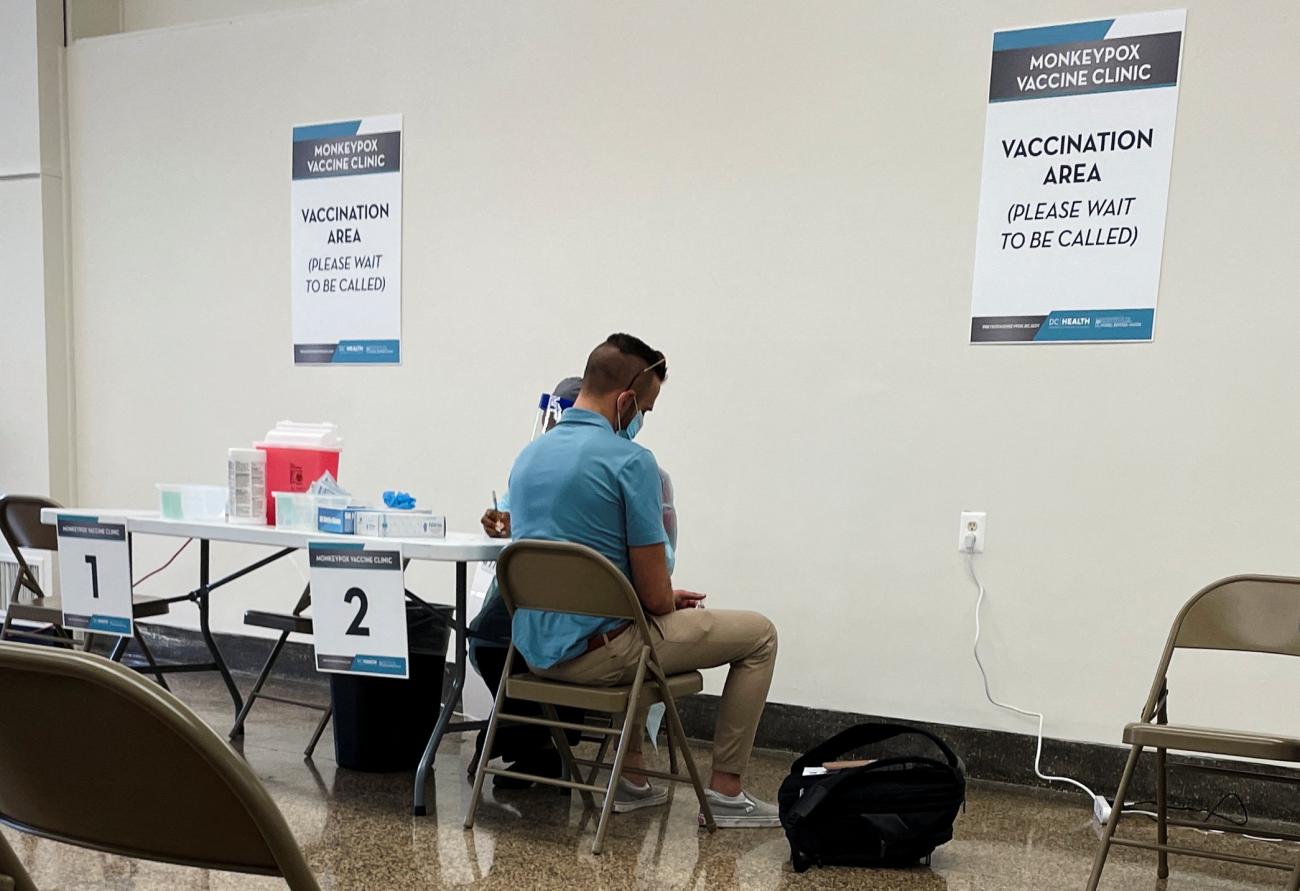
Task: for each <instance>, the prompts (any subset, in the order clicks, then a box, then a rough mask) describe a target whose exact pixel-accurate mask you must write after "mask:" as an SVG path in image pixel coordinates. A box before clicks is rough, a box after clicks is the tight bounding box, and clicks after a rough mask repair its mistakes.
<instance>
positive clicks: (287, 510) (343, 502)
mask: <svg viewBox="0 0 1300 891" xmlns="http://www.w3.org/2000/svg"><path fill="white" fill-rule="evenodd" d="M274 495H275V526H276V528H277V529H296V530H298V531H301V532H319V531H320V529H319V527H318V526H317V525H316V510H317V509H318V508H322V507H334V508H344V507H347V506H348V505H350V504H351V503H352V498H351V497H350V496H347V495H309V494H307V493H306V492H276V493H274Z"/></svg>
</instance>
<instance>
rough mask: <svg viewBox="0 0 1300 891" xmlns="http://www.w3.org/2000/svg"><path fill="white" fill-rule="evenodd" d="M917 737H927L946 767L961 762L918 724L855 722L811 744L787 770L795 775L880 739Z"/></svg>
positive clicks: (944, 744) (844, 772) (944, 745)
mask: <svg viewBox="0 0 1300 891" xmlns="http://www.w3.org/2000/svg"><path fill="white" fill-rule="evenodd" d="M908 735H912V736H920V737H923V738H925V739H928V740H929V741H930V742H931V743H933V744H934V746H935V748H937V749H938V750H939V751H940V752H941V753H942V754H943V757H944V760H945V761H947V762H948V766H949V767H951V768H953V769H954V770H955V769H957V767H958V766H959V765H960V764H961V760H960V759H959V758H958V757H957V755H956V754H955V753H954V752H953V750H952V749H950V748H949V747H948V744H947V743H946V742H944V741H943V740H941V739H940V738H939V737H937V736H935V735H934V734H933V733H930V732H929V731H927V730H922V729H921V728H919V727H908V726H907V725H905V724H857V725H855V726H853V727H850V728H848V729H847V730H843V731H841V732H839V733H837V734H835V735H834V736H832V737H831V738H830V739H828V740H826V741H825V742H824V743H822V744H821V745H819V746H816V747H814V748H813V749H811V750H809V751H808V752H807V753H805V754H804V755H803V756H802V757H800V758H799V760H797V761H795V763H794V765H793V766H792V767H791V771H792V772H794V773H796V774H801V773H803V769H804V768H805V767H810V766H813V765H820V764H823V763H825V762H827V761H834V760H835V759H836V758H838V757H839V756H840V755H843V754H845V753H846V752H852V751H854V750H856V749H860V748H862V747H863V746H869V745H874V744H876V743H881V742H884V741H885V740H887V739H893V738H894V737H897V736H908ZM859 769H860V768H853V769H850V770H842V771H840V772H839V773H838V774H835V776H836V777H843V776H845V775H847V774H852V773H854V772H855V771H857V770H859Z"/></svg>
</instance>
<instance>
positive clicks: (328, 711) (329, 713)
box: [248, 699, 334, 758]
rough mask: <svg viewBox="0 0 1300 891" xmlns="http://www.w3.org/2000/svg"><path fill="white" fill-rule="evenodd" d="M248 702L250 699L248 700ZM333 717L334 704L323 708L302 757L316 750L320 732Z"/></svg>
mask: <svg viewBox="0 0 1300 891" xmlns="http://www.w3.org/2000/svg"><path fill="white" fill-rule="evenodd" d="M248 701H249V702H250V703H251V702H252V701H253V700H252V699H250V700H248ZM332 717H334V706H333V705H329V706H326V708H325V714H323V715H321V719H320V723H319V724H317V725H316V732H315V733H313V734H312V735H311V742H309V743H307V748H306V749H305V750H304V751H303V753H302V756H303V757H304V758H310V757H311V753H312V752H314V751H316V743H318V742H320V737H321V734H322V733H324V732H325V725H326V724H328V723H329V722H330V718H332Z"/></svg>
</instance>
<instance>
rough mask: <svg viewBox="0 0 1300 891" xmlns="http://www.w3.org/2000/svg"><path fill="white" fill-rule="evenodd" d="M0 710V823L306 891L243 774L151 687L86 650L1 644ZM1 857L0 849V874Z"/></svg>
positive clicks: (275, 815) (303, 870)
mask: <svg viewBox="0 0 1300 891" xmlns="http://www.w3.org/2000/svg"><path fill="white" fill-rule="evenodd" d="M0 702H3V703H4V707H5V714H6V720H4V721H0V823H4V824H5V825H7V826H9V827H11V828H13V829H16V830H18V831H19V832H27V833H30V834H32V835H36V836H40V837H42V838H48V839H53V840H56V841H59V842H63V843H65V844H72V845H79V846H81V847H84V848H90V849H92V850H96V851H104V852H106V853H109V854H116V855H119V856H122V857H138V858H141V859H145V860H158V861H162V862H166V863H178V864H181V865H184V866H195V867H199V868H202V869H216V870H228V871H232V872H241V873H254V874H259V875H271V876H281V877H283V878H284V879H285V881H286V882H287V883H288V885H289V887H290V888H292V889H294V891H319V886H318V885H317V884H316V879H315V878H314V877H313V876H312V872H311V869H310V868H309V867H308V866H307V861H306V860H305V858H304V857H303V855H302V851H301V850H300V849H299V847H298V843H297V842H296V841H295V840H294V837H293V833H292V832H291V831H290V830H289V826H288V824H286V823H285V821H284V817H283V816H282V815H281V813H280V810H279V808H277V807H276V806H275V802H273V801H272V800H271V797H270V796H269V795H268V794H267V792H266V789H264V788H263V787H262V784H261V783H260V782H259V781H258V779H257V777H256V776H255V775H254V774H253V771H252V769H251V768H250V767H249V766H248V765H247V764H246V763H245V762H244V760H243V759H242V758H240V757H239V756H238V755H237V754H236V753H235V752H234V751H233V750H232V749H231V748H230V746H228V745H227V744H226V742H225V741H224V740H222V739H221V738H220V737H218V736H217V735H216V734H215V733H213V731H212V729H211V728H210V727H208V725H207V724H205V723H204V722H203V721H202V719H200V718H199V717H198V715H196V714H194V712H192V711H191V710H190V709H189V708H188V707H187V706H186V705H185V703H183V702H181V701H180V700H179V699H177V698H176V697H175V696H173V695H172V694H171V693H169V692H167V691H166V690H164V689H162V688H161V687H158V686H156V685H154V684H151V683H148V682H147V681H145V680H144V679H143V678H141V677H140V676H139V675H137V674H135V673H134V672H132V671H130V670H129V669H127V668H125V667H124V666H121V665H117V664H115V663H113V662H109V661H108V660H106V659H103V658H101V657H99V656H95V655H93V654H90V653H80V652H75V651H67V650H59V649H55V648H53V647H31V646H23V645H19V644H5V643H0ZM69 715H75V716H76V722H77V727H80V728H82V730H77V729H76V728H73V727H71V726H70V725H69V722H68V716H69ZM87 727H90V728H94V732H93V733H89V734H88V733H85V732H84V728H87ZM51 771H57V773H58V782H50V776H51ZM6 856H7V855H5V854H4V852H3V851H0V871H3V870H4V869H6V868H8V867H7V865H6ZM18 880H19V882H21V881H23V877H22V876H19V877H18ZM28 881H29V882H30V880H28ZM18 887H19V888H23V889H27V888H31V885H30V884H28V885H22V884H19V885H18Z"/></svg>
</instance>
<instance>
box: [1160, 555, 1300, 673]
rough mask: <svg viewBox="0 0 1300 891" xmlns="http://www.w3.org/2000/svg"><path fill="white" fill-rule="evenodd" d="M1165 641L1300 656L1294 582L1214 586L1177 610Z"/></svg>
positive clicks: (1237, 579)
mask: <svg viewBox="0 0 1300 891" xmlns="http://www.w3.org/2000/svg"><path fill="white" fill-rule="evenodd" d="M1170 639H1171V643H1172V645H1173V646H1174V647H1176V648H1180V649H1196V650H1235V651H1238V652H1245V653H1273V654H1276V655H1279V656H1300V579H1295V578H1284V577H1278V576H1258V575H1257V576H1234V577H1233V578H1227V579H1222V580H1220V581H1217V582H1215V583H1214V584H1212V585H1210V586H1209V587H1207V588H1205V589H1203V590H1202V591H1201V592H1200V593H1198V594H1197V595H1196V596H1195V597H1193V598H1192V599H1191V600H1190V601H1188V603H1187V605H1186V606H1185V607H1183V611H1182V612H1181V613H1180V614H1179V617H1178V619H1177V620H1176V621H1175V623H1174V630H1173V633H1172V635H1171V638H1170Z"/></svg>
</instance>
